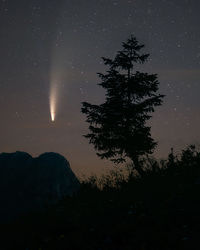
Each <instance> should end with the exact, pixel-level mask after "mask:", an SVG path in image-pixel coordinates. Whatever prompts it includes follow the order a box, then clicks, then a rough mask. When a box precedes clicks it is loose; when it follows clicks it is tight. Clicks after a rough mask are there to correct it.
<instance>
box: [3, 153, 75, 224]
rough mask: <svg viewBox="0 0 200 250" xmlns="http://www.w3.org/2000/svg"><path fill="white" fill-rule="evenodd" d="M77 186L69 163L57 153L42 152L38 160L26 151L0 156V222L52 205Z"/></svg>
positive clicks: (69, 194)
mask: <svg viewBox="0 0 200 250" xmlns="http://www.w3.org/2000/svg"><path fill="white" fill-rule="evenodd" d="M79 186H80V183H79V181H78V179H77V178H76V176H75V174H74V173H73V172H72V170H71V168H70V165H69V162H68V161H67V160H66V159H65V158H64V157H63V156H61V155H59V154H57V153H44V154H42V155H40V156H39V157H37V158H33V157H32V156H31V155H29V154H28V153H25V152H19V151H17V152H15V153H1V154H0V203H1V207H0V220H1V222H4V221H9V220H12V219H14V218H16V217H17V216H19V215H23V214H25V213H28V212H31V211H35V210H36V211H37V210H38V209H43V208H45V206H46V205H50V204H54V203H56V202H57V201H59V200H60V199H62V198H63V197H65V196H72V195H73V194H74V193H76V192H77V191H78V189H79Z"/></svg>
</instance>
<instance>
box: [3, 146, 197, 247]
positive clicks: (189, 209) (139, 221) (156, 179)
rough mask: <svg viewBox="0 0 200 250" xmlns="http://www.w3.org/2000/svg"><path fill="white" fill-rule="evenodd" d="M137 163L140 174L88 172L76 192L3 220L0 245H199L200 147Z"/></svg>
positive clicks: (131, 171) (130, 171)
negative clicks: (32, 211) (92, 174)
mask: <svg viewBox="0 0 200 250" xmlns="http://www.w3.org/2000/svg"><path fill="white" fill-rule="evenodd" d="M141 164H142V166H143V169H144V170H145V171H144V175H143V176H137V174H136V173H135V172H134V170H133V168H131V170H130V168H129V169H128V168H127V171H126V173H125V174H124V173H123V172H121V171H115V172H111V174H110V175H109V176H104V177H102V178H100V179H97V178H95V177H91V178H89V179H88V180H84V181H82V184H81V189H80V191H79V193H77V195H76V196H74V197H71V198H70V197H66V198H65V199H63V200H62V201H61V202H60V203H59V204H57V205H55V206H53V207H50V208H46V209H45V211H43V212H40V213H37V214H36V213H35V214H32V215H28V216H26V217H24V218H20V219H19V220H18V221H15V222H14V223H12V224H9V225H2V229H3V230H2V234H1V236H2V240H1V245H2V246H1V249H29V250H31V249H58V250H60V249H99V250H100V249H138V250H139V249H152V250H156V249H199V233H200V152H199V151H197V150H196V148H195V147H194V146H190V147H188V148H187V149H186V150H183V151H182V153H181V155H180V156H179V157H178V156H174V154H173V151H172V152H171V153H170V154H169V157H168V159H167V160H166V161H161V162H158V161H156V160H154V159H150V158H146V159H143V161H142V162H141ZM99 187H100V188H99ZM4 246H5V247H4Z"/></svg>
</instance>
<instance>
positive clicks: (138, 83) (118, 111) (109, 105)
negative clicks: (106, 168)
mask: <svg viewBox="0 0 200 250" xmlns="http://www.w3.org/2000/svg"><path fill="white" fill-rule="evenodd" d="M122 47H123V48H122V50H121V51H118V52H117V54H116V56H115V58H114V59H113V60H112V59H109V58H103V61H104V64H105V65H107V66H108V67H109V70H108V71H107V72H106V73H105V74H101V73H98V75H99V77H100V78H101V83H100V84H99V85H100V86H102V87H103V88H104V89H105V90H106V100H105V103H103V104H101V105H94V104H90V103H87V102H83V103H82V113H84V114H86V116H87V120H86V121H87V122H88V123H89V124H90V125H89V130H90V133H89V134H87V135H85V137H86V138H88V139H89V142H90V143H92V144H94V147H95V149H96V150H97V151H99V152H98V153H97V155H98V156H100V157H101V158H108V159H111V160H112V161H114V162H115V163H120V162H123V161H125V160H126V159H127V158H129V159H131V160H132V161H133V163H134V166H135V168H136V170H137V171H138V172H139V173H140V174H142V169H141V167H140V165H139V157H140V156H141V155H144V154H146V153H147V154H150V153H152V152H153V149H154V148H155V146H156V142H155V141H154V140H153V139H152V138H151V133H150V127H149V126H147V125H146V121H147V120H149V119H150V118H151V113H152V112H154V107H155V106H159V105H161V103H162V98H163V95H160V94H157V91H158V85H159V82H158V80H157V75H156V74H148V73H143V72H140V71H135V70H134V69H135V68H134V66H135V64H137V63H139V64H143V63H144V62H146V60H147V58H148V57H149V54H144V53H142V52H141V50H142V49H143V48H144V45H143V44H139V42H138V41H137V39H136V38H135V37H134V36H131V37H130V38H129V39H128V40H127V41H126V42H125V43H123V44H122Z"/></svg>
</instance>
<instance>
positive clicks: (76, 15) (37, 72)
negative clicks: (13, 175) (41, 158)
mask: <svg viewBox="0 0 200 250" xmlns="http://www.w3.org/2000/svg"><path fill="white" fill-rule="evenodd" d="M199 10H200V1H199V0H151V1H150V0H73V1H71V0H65V1H58V0H42V1H41V0H0V152H15V151H16V150H20V151H26V152H28V153H30V154H31V155H33V156H38V155H39V154H41V153H43V152H49V151H54V152H58V153H60V154H62V155H64V156H65V157H66V158H67V159H68V160H69V161H70V164H71V168H72V169H73V170H74V172H75V173H77V174H80V173H84V174H87V173H90V172H91V171H92V172H98V171H100V170H103V169H106V167H107V166H110V165H111V163H109V161H102V160H100V159H99V158H97V156H96V153H95V151H94V149H93V145H89V144H88V141H87V139H85V138H84V137H82V135H83V134H86V133H87V132H88V130H87V127H88V124H87V123H86V122H85V116H84V115H83V114H81V112H80V109H81V102H82V101H87V102H91V103H95V104H99V103H102V102H103V100H104V93H105V92H104V90H103V89H102V88H101V87H99V86H97V83H99V81H100V79H98V77H97V75H96V73H97V72H104V71H105V69H106V68H105V66H104V65H103V64H102V60H101V57H102V56H104V57H111V58H113V56H114V55H115V53H116V51H118V50H120V49H121V43H122V42H123V41H125V40H126V39H127V38H128V37H129V36H130V35H131V34H133V35H135V36H136V37H137V39H138V40H139V42H140V43H144V44H145V45H146V47H145V52H149V53H150V60H149V62H148V63H147V64H145V65H142V66H141V67H140V69H141V70H142V71H144V72H145V71H146V72H148V73H150V72H152V73H157V74H158V77H159V81H160V93H162V94H165V95H166V97H165V99H164V104H163V105H162V106H161V107H159V108H157V109H156V112H155V113H154V115H153V118H152V120H151V124H152V137H153V138H154V139H155V140H157V141H158V147H157V150H156V151H155V156H156V157H158V158H160V157H166V156H167V154H168V153H169V152H170V148H171V147H174V148H175V150H176V151H177V152H178V150H180V149H183V148H184V147H185V146H186V145H188V144H191V143H195V144H196V145H199V142H200V133H199V129H200V108H199V107H200V98H199V97H200V28H199V24H200V15H199ZM55 82H56V83H57V88H58V89H57V91H58V93H57V97H56V98H57V106H56V119H55V122H52V121H51V116H50V108H49V96H50V92H51V88H52V86H53V85H54V83H55ZM99 169H100V170H99Z"/></svg>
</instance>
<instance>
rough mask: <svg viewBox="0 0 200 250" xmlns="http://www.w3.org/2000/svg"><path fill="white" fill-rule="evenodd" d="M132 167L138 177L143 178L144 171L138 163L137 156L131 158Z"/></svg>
mask: <svg viewBox="0 0 200 250" xmlns="http://www.w3.org/2000/svg"><path fill="white" fill-rule="evenodd" d="M131 159H132V161H133V164H134V167H135V169H136V171H137V172H138V174H139V175H140V177H142V176H144V173H145V171H144V170H143V169H142V166H141V164H140V163H139V159H138V156H133V157H131Z"/></svg>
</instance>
